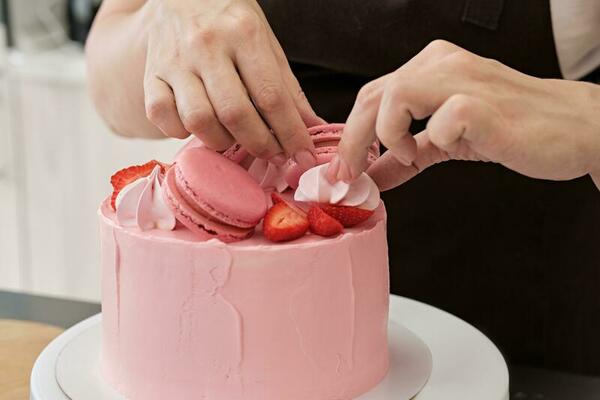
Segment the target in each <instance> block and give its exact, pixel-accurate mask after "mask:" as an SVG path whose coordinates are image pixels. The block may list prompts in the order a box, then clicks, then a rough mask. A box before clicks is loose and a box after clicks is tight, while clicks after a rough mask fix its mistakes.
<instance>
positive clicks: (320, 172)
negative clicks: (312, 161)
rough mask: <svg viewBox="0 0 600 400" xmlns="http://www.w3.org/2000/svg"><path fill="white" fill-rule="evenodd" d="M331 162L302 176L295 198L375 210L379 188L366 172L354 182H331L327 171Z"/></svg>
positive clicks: (378, 199) (378, 201)
mask: <svg viewBox="0 0 600 400" xmlns="http://www.w3.org/2000/svg"><path fill="white" fill-rule="evenodd" d="M328 168H329V164H323V165H318V166H316V167H313V168H311V169H309V170H308V171H306V172H305V173H304V174H302V176H301V177H300V181H299V185H298V188H297V189H296V193H295V195H294V200H296V201H304V202H315V203H328V204H338V205H341V206H352V207H358V208H362V209H365V210H374V209H376V208H377V207H378V206H379V203H380V194H379V188H378V187H377V185H376V184H375V182H374V181H373V179H371V178H370V177H369V175H367V174H365V173H364V172H363V173H362V174H361V175H360V176H359V177H358V178H357V179H356V180H354V181H353V182H351V183H345V182H342V181H337V182H334V183H331V182H329V180H328V179H327V176H326V173H327V169H328Z"/></svg>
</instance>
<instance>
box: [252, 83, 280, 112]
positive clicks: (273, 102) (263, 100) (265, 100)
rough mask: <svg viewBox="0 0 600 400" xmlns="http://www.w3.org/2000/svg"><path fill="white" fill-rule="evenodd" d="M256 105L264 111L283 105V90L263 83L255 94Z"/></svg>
mask: <svg viewBox="0 0 600 400" xmlns="http://www.w3.org/2000/svg"><path fill="white" fill-rule="evenodd" d="M256 105H257V106H258V108H259V109H261V110H262V111H265V112H267V113H268V112H273V111H277V110H279V109H280V108H281V106H282V105H283V91H282V90H281V88H279V87H277V86H275V85H265V86H263V87H262V88H261V89H260V90H259V91H258V95H257V96H256Z"/></svg>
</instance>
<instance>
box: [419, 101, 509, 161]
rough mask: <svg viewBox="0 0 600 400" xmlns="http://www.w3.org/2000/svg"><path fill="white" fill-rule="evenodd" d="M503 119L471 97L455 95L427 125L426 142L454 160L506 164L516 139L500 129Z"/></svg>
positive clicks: (492, 109)
mask: <svg viewBox="0 0 600 400" xmlns="http://www.w3.org/2000/svg"><path fill="white" fill-rule="evenodd" d="M502 124H503V120H502V116H501V115H500V113H499V112H498V111H496V110H495V109H494V108H493V107H492V106H490V105H489V104H488V103H486V102H484V101H483V100H481V99H478V98H476V97H474V96H469V95H464V94H457V95H454V96H451V97H450V98H448V100H447V101H446V102H445V103H444V104H443V105H442V106H441V107H440V108H439V109H438V110H437V112H436V113H435V114H434V115H433V116H432V117H431V119H430V120H429V122H428V124H427V132H428V134H429V138H430V140H431V142H432V143H433V144H435V146H437V147H438V148H439V149H441V150H444V151H445V152H447V153H448V154H449V155H450V157H452V158H453V159H459V160H485V161H487V160H489V161H494V162H499V163H502V162H505V161H507V160H509V159H510V158H511V155H513V156H514V152H513V151H512V150H511V149H514V148H516V147H517V146H515V138H514V137H513V136H512V135H511V134H510V130H509V129H507V128H505V127H503V126H502Z"/></svg>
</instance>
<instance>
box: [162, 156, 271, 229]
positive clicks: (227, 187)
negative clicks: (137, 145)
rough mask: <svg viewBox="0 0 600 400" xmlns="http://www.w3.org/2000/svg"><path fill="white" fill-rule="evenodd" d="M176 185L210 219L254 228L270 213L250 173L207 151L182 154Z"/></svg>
mask: <svg viewBox="0 0 600 400" xmlns="http://www.w3.org/2000/svg"><path fill="white" fill-rule="evenodd" d="M171 169H173V170H174V172H173V173H174V174H175V177H174V179H175V182H176V184H177V187H178V188H179V190H180V191H181V192H183V193H184V194H185V197H187V198H188V199H189V200H191V202H193V203H194V204H193V205H194V206H195V207H194V208H196V209H201V210H202V211H203V212H204V213H205V214H206V215H208V216H210V217H212V218H214V219H217V220H219V221H222V222H225V223H227V224H229V225H233V226H239V227H243V228H246V227H249V226H254V225H256V224H258V222H260V220H261V219H262V218H263V217H264V215H265V213H266V211H267V202H266V200H265V195H264V192H263V190H262V188H261V187H260V186H259V184H258V183H257V182H256V181H255V180H254V179H253V178H252V176H250V174H248V172H247V171H246V170H245V169H244V168H242V167H241V166H239V165H238V164H236V163H234V162H233V161H231V160H229V159H227V158H226V157H224V156H223V155H221V154H219V153H217V152H214V151H212V150H209V149H207V148H204V147H194V148H190V149H187V150H186V151H184V152H182V153H181V154H180V155H179V157H177V159H176V160H175V164H174V165H173V167H171Z"/></svg>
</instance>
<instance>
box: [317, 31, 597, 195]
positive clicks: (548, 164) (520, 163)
mask: <svg viewBox="0 0 600 400" xmlns="http://www.w3.org/2000/svg"><path fill="white" fill-rule="evenodd" d="M599 105H600V87H598V86H597V85H593V84H588V83H582V82H572V81H563V80H544V79H538V78H534V77H531V76H528V75H525V74H522V73H520V72H518V71H515V70H513V69H510V68H508V67H506V66H504V65H502V64H500V63H499V62H497V61H494V60H490V59H486V58H482V57H479V56H477V55H475V54H472V53H469V52H467V51H466V50H463V49H461V48H460V47H458V46H455V45H453V44H451V43H448V42H444V41H435V42H432V43H431V44H430V45H429V46H427V47H426V48H425V49H424V50H423V51H422V52H421V53H419V54H418V55H416V56H415V57H414V58H413V59H412V60H410V61H409V62H408V63H407V64H405V65H404V66H402V67H400V68H399V69H398V70H396V71H394V72H392V73H390V74H388V75H385V76H383V77H381V78H379V79H377V80H375V81H372V82H370V83H369V84H367V85H366V86H365V87H363V88H362V90H361V91H360V93H359V95H358V97H357V100H356V103H355V105H354V108H353V110H352V112H351V114H350V116H349V117H348V120H347V123H346V128H345V129H344V135H343V137H342V140H341V142H340V145H339V150H338V151H339V157H338V158H337V159H334V160H333V161H332V163H331V166H330V169H329V171H328V176H329V178H330V179H331V180H335V179H339V180H345V181H349V180H353V179H355V178H356V177H357V176H358V175H359V174H360V173H361V172H362V171H363V170H364V169H365V168H366V156H367V148H368V146H369V145H370V144H371V143H372V142H373V139H374V138H375V137H378V138H379V140H380V141H381V142H382V143H383V144H384V145H385V146H386V147H387V148H388V152H386V153H385V154H384V155H383V156H382V157H381V158H380V159H379V160H378V161H377V162H376V163H374V164H373V165H372V166H371V167H370V168H369V170H368V171H367V172H368V173H369V174H370V175H371V176H372V177H373V179H374V180H375V181H376V182H377V184H378V185H379V187H380V188H381V189H382V190H387V189H391V188H393V187H395V186H398V185H400V184H402V183H404V182H406V181H407V180H409V179H411V178H412V177H414V176H415V175H417V174H418V173H419V172H420V171H423V170H424V169H426V168H427V167H429V166H431V165H434V164H436V163H439V162H442V161H446V160H451V159H452V160H471V161H493V162H496V163H500V164H502V165H504V166H506V167H507V168H510V169H512V170H514V171H517V172H519V173H521V174H524V175H527V176H530V177H533V178H543V179H552V180H567V179H573V178H576V177H579V176H582V175H585V174H588V173H590V174H591V175H592V178H594V181H595V183H596V185H597V186H598V187H599V188H600V113H599V112H598V110H599ZM429 116H431V118H430V120H429V121H428V123H427V127H426V129H425V130H424V131H422V132H420V133H418V134H417V135H415V136H414V137H413V136H412V135H411V134H410V133H409V132H408V129H409V126H410V124H411V121H412V120H413V119H423V118H426V117H429Z"/></svg>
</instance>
